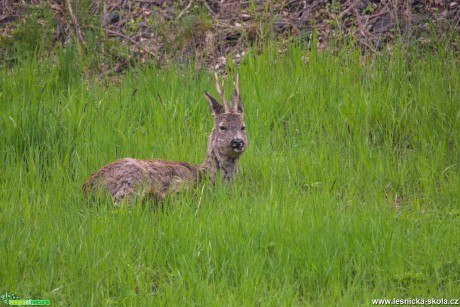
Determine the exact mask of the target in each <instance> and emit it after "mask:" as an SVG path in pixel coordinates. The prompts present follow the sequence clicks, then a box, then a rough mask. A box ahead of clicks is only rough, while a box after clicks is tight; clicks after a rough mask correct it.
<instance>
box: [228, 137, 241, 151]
mask: <svg viewBox="0 0 460 307" xmlns="http://www.w3.org/2000/svg"><path fill="white" fill-rule="evenodd" d="M230 145H231V146H232V148H233V149H241V148H242V147H243V145H244V143H243V140H242V139H234V140H233V141H232V142H231V144H230Z"/></svg>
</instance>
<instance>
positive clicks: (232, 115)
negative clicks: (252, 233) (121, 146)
mask: <svg viewBox="0 0 460 307" xmlns="http://www.w3.org/2000/svg"><path fill="white" fill-rule="evenodd" d="M214 77H215V82H216V90H217V92H218V94H219V96H220V98H221V100H222V104H220V103H219V102H218V101H217V100H216V99H215V98H214V97H212V96H211V95H210V94H209V93H208V92H207V91H205V92H204V94H205V97H206V100H207V101H208V106H209V109H210V111H211V113H212V115H213V116H214V127H213V128H212V131H211V134H210V135H209V140H208V148H207V151H206V158H205V160H204V162H203V164H201V165H191V164H189V163H186V162H175V161H163V160H138V159H132V158H123V159H120V160H116V161H114V162H112V163H109V164H107V165H106V166H104V167H102V168H101V169H99V170H98V171H97V172H95V173H94V174H92V175H91V176H90V177H89V178H88V180H87V181H86V183H85V184H84V185H83V192H84V193H85V194H87V193H88V192H90V191H98V190H106V191H107V192H108V193H110V194H111V195H112V197H113V200H114V201H115V203H118V202H120V201H121V200H122V199H124V198H125V197H126V198H127V199H128V200H129V199H130V198H131V197H133V196H135V195H138V196H140V197H145V196H147V197H148V196H153V197H154V198H156V199H161V198H163V197H165V195H166V194H168V193H171V192H174V191H176V190H178V189H180V188H181V187H182V186H183V185H194V184H196V182H197V181H198V179H199V178H200V177H203V176H209V178H210V180H211V182H215V180H216V175H217V172H218V171H220V172H221V175H222V180H223V182H224V183H227V182H228V181H232V180H233V179H234V178H235V175H236V173H237V171H238V160H239V158H240V156H241V154H242V153H243V152H244V150H245V149H246V147H247V144H248V140H247V136H246V131H245V125H244V121H243V106H242V103H241V98H240V93H239V88H238V76H237V78H236V82H235V83H234V90H233V94H232V97H231V106H230V107H229V106H228V104H227V101H226V99H225V95H224V91H223V85H224V83H223V82H222V89H221V86H220V85H219V80H218V77H217V74H216V73H215V74H214Z"/></svg>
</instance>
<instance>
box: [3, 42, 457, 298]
mask: <svg viewBox="0 0 460 307" xmlns="http://www.w3.org/2000/svg"><path fill="white" fill-rule="evenodd" d="M82 61H84V60H82V59H80V58H79V56H78V53H77V52H75V51H74V50H72V49H71V48H68V49H65V50H62V51H60V53H59V54H58V56H57V58H56V59H55V60H43V61H37V60H36V59H35V57H34V56H25V57H24V59H22V60H21V61H20V62H19V63H17V64H16V65H15V66H14V67H12V68H11V67H10V68H5V67H4V68H3V69H1V70H0V79H1V87H0V109H1V113H0V124H1V125H0V140H1V141H0V159H1V161H2V171H1V173H0V253H1V257H0V286H1V288H0V292H1V293H5V292H8V293H11V292H13V293H16V294H17V295H18V296H19V298H24V299H28V298H31V299H38V298H41V299H49V300H51V304H52V305H56V306H69V305H72V306H92V305H95V306H100V305H117V306H118V305H128V306H129V305H140V306H148V305H152V304H162V305H174V306H177V305H198V306H202V305H236V306H239V305H312V306H318V305H342V306H343V305H352V304H353V305H356V304H361V305H371V303H372V302H371V300H372V299H377V298H390V299H391V298H401V299H404V298H423V299H428V298H445V299H455V298H460V297H459V293H460V250H459V249H460V247H459V243H460V205H459V203H460V137H459V135H460V123H459V121H460V74H459V59H458V56H457V55H456V54H454V53H453V51H451V50H450V49H449V48H440V49H439V50H438V51H436V52H433V51H431V52H425V51H420V50H412V49H404V48H395V49H394V51H393V53H392V54H391V55H375V56H372V57H367V58H363V57H361V56H360V52H359V51H357V50H352V49H349V48H346V47H344V49H343V50H341V51H339V52H337V53H335V54H333V53H331V52H320V53H317V52H316V51H315V50H313V51H310V52H308V51H305V50H303V49H302V48H300V47H299V46H295V45H293V46H291V48H290V49H289V51H288V52H287V54H286V55H285V56H283V57H282V58H279V56H278V55H277V52H276V51H275V49H274V48H267V49H266V50H264V51H263V52H262V54H260V55H252V54H249V55H248V56H247V57H246V58H245V59H244V60H243V61H242V64H241V66H240V67H239V68H238V70H237V71H238V72H239V74H240V89H241V95H242V99H243V103H244V107H245V118H246V126H247V132H248V136H249V142H250V144H249V147H248V150H247V151H246V153H245V154H244V155H243V157H242V158H241V162H240V173H239V175H238V177H237V180H236V182H235V184H234V185H232V186H222V185H221V184H217V185H216V186H215V187H210V186H209V185H207V184H201V185H199V186H198V188H197V189H196V190H195V191H189V192H187V193H184V194H181V195H179V196H177V197H173V198H170V199H167V200H166V201H165V203H164V204H163V205H162V207H161V208H159V207H158V206H155V204H154V203H152V202H148V201H147V202H145V203H144V204H143V205H137V206H134V207H133V208H126V207H123V208H120V209H116V208H115V207H114V206H113V204H112V203H111V202H110V200H108V199H103V198H102V199H99V200H87V199H84V197H83V195H82V193H81V185H82V184H83V182H84V181H85V180H86V178H87V177H88V176H89V174H90V173H92V172H94V171H95V170H97V169H98V168H99V167H101V166H103V165H105V164H106V163H108V162H110V161H112V160H114V159H117V158H121V157H127V156H129V157H136V158H143V159H150V158H162V159H169V160H183V161H188V162H193V163H201V162H202V161H203V159H204V154H205V150H206V142H207V135H208V133H209V131H210V129H211V127H212V118H211V115H210V114H209V110H208V107H207V105H206V101H205V99H204V96H203V91H204V90H205V89H207V90H210V91H211V93H213V94H216V93H215V89H214V86H213V80H212V76H211V74H210V73H207V72H205V71H196V70H192V69H187V68H182V69H180V70H179V69H174V68H169V69H163V70H158V69H153V68H152V69H131V70H129V71H128V72H127V73H126V74H125V75H124V76H123V77H122V78H121V82H118V83H113V82H111V80H110V79H109V78H106V79H103V80H96V79H93V78H92V77H89V78H87V77H85V76H86V75H85V73H84V72H83V70H82V69H81V68H80V65H81V63H82ZM230 75H232V73H230ZM227 85H228V86H227V87H226V88H227V92H229V91H230V88H231V82H229V81H228V82H227ZM398 208H399V209H398Z"/></svg>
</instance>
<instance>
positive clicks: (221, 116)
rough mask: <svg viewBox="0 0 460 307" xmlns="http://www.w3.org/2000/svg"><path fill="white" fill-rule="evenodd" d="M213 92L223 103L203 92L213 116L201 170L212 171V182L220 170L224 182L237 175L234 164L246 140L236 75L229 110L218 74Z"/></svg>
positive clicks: (245, 144) (215, 75) (243, 148)
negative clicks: (212, 124)
mask: <svg viewBox="0 0 460 307" xmlns="http://www.w3.org/2000/svg"><path fill="white" fill-rule="evenodd" d="M214 77H215V81H216V90H217V93H218V94H219V96H220V99H221V101H222V104H221V103H219V102H218V101H217V100H216V99H215V98H214V97H212V96H211V95H210V94H209V93H208V92H206V91H205V97H206V100H207V101H208V106H209V110H210V111H211V114H212V115H213V116H214V127H213V129H212V132H211V135H210V136H209V142H208V151H207V155H206V160H205V163H203V167H202V169H207V170H209V169H210V170H211V179H212V180H214V178H215V173H216V171H217V170H218V169H220V170H221V171H222V178H223V180H224V182H226V181H228V180H229V179H233V178H234V177H235V175H236V172H237V162H238V159H239V157H240V156H241V154H242V153H243V152H244V151H245V149H246V147H247V144H248V140H247V136H246V130H245V129H246V126H245V124H244V118H243V105H242V103H241V98H240V93H239V88H238V86H239V85H238V76H237V77H236V81H235V82H234V90H233V94H232V98H231V106H230V107H229V105H228V103H227V100H226V99H225V95H224V90H223V87H224V83H223V82H222V85H220V84H219V80H218V77H217V74H216V73H215V74H214Z"/></svg>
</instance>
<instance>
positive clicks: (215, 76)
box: [214, 72, 230, 112]
mask: <svg viewBox="0 0 460 307" xmlns="http://www.w3.org/2000/svg"><path fill="white" fill-rule="evenodd" d="M214 78H215V79H216V90H217V93H218V94H219V96H220V99H221V100H222V104H223V105H224V110H225V112H229V110H230V109H229V108H228V104H227V100H226V99H225V95H224V90H222V89H221V88H220V85H219V79H218V77H217V73H216V72H214ZM222 87H224V80H222Z"/></svg>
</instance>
